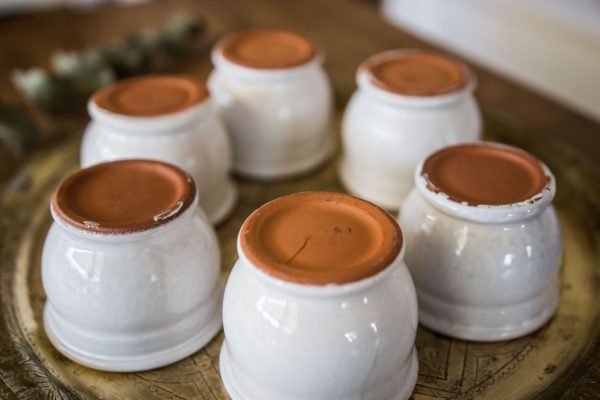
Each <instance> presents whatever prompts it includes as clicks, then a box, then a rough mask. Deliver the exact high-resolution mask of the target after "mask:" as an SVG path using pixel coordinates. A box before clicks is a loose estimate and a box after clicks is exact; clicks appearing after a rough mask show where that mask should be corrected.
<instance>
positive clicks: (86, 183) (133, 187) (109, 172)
mask: <svg viewBox="0 0 600 400" xmlns="http://www.w3.org/2000/svg"><path fill="white" fill-rule="evenodd" d="M195 196H196V187H195V185H194V182H193V180H192V179H191V178H190V177H189V176H188V175H187V174H186V173H185V172H183V171H182V170H181V169H179V168H177V167H175V166H173V165H170V164H166V163H163V162H159V161H150V160H122V161H113V162H109V163H103V164H98V165H95V166H93V167H90V168H86V169H82V170H79V171H77V172H75V173H73V174H71V175H69V176H68V177H67V178H66V179H65V180H64V181H63V182H62V184H61V185H60V186H59V187H58V189H57V190H56V192H55V193H54V196H53V198H52V207H53V209H54V211H55V213H56V214H57V216H58V217H59V218H60V219H62V220H63V221H64V222H65V223H67V224H68V225H71V226H73V227H75V228H78V229H83V230H87V231H91V232H100V233H108V234H110V233H113V234H122V233H132V232H138V231H143V230H147V229H150V228H153V227H156V226H159V225H162V224H164V223H166V222H168V221H170V220H172V219H174V218H176V217H177V216H178V215H180V214H181V213H183V212H184V211H185V210H186V209H187V208H189V206H190V204H191V203H192V201H193V200H194V197H195Z"/></svg>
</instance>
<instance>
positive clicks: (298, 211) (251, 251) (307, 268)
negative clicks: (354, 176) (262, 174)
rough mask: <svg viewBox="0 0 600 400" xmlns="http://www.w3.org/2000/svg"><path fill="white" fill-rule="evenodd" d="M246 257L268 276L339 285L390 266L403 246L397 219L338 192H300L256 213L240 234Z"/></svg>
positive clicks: (281, 198) (369, 204)
mask: <svg viewBox="0 0 600 400" xmlns="http://www.w3.org/2000/svg"><path fill="white" fill-rule="evenodd" d="M240 245H241V248H242V251H243V252H244V254H245V255H246V257H248V259H249V260H250V261H251V262H252V263H253V264H254V265H256V266H257V267H258V268H260V269H261V270H263V271H264V272H266V273H267V274H269V275H271V276H274V277H276V278H280V279H282V280H286V281H290V282H296V283H301V284H308V285H326V284H343V283H349V282H354V281H358V280H361V279H364V278H367V277H369V276H372V275H374V274H376V273H378V272H380V271H381V270H383V269H385V268H386V267H387V266H389V265H390V264H391V263H392V262H393V261H394V260H395V258H396V257H397V256H398V254H399V252H400V249H401V247H402V233H401V231H400V228H399V226H398V224H397V223H396V221H395V220H394V219H393V218H392V217H391V216H390V215H389V214H388V213H387V212H385V211H384V210H382V209H381V208H379V207H377V206H376V205H374V204H372V203H369V202H367V201H365V200H361V199H358V198H356V197H353V196H350V195H347V194H342V193H328V192H305V193H297V194H292V195H289V196H284V197H280V198H278V199H275V200H273V201H271V202H269V203H267V204H265V205H263V206H262V207H260V208H259V209H258V210H256V211H255V212H254V213H253V214H252V215H251V216H250V217H248V219H247V220H246V222H244V224H243V226H242V228H241V231H240Z"/></svg>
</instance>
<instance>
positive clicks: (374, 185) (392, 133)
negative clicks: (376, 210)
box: [340, 70, 481, 210]
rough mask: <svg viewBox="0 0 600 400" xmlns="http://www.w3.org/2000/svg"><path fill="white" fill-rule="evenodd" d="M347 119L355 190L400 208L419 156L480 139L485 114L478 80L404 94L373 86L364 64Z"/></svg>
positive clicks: (348, 165) (347, 163) (348, 171)
mask: <svg viewBox="0 0 600 400" xmlns="http://www.w3.org/2000/svg"><path fill="white" fill-rule="evenodd" d="M357 82H358V90H357V91H356V92H355V93H354V94H353V95H352V97H351V99H350V102H349V103H348V106H347V107H346V111H345V113H344V118H343V121H342V147H343V159H342V164H341V166H340V178H341V179H342V182H343V183H344V185H345V186H346V188H347V189H348V190H349V191H350V192H351V193H353V194H355V195H357V196H359V197H362V198H365V199H367V200H369V201H372V202H373V203H375V204H377V205H379V206H381V207H384V208H387V209H390V210H397V209H398V208H399V207H400V205H401V203H402V200H403V199H404V197H405V196H406V195H407V194H408V192H409V191H410V190H411V189H412V188H413V186H414V179H413V176H414V171H415V168H416V167H417V165H418V164H419V162H421V160H423V159H424V158H425V157H426V156H428V155H429V154H430V153H432V152H433V151H435V150H437V149H439V148H442V147H444V146H447V145H450V144H455V143H460V142H466V141H472V140H477V139H478V138H479V137H480V136H481V115H480V112H479V108H478V106H477V103H476V101H475V99H474V97H473V95H472V91H473V88H474V83H473V82H471V83H470V84H469V85H468V86H467V88H465V89H463V90H462V91H460V92H456V93H451V94H448V95H443V96H433V97H423V98H419V97H409V96H400V95H396V94H393V93H390V92H386V91H385V90H383V89H379V88H377V87H375V86H373V84H372V83H370V82H369V81H368V78H367V77H366V76H365V73H364V72H362V71H360V70H359V73H358V75H357Z"/></svg>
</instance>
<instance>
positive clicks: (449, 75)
mask: <svg viewBox="0 0 600 400" xmlns="http://www.w3.org/2000/svg"><path fill="white" fill-rule="evenodd" d="M363 68H365V70H366V71H367V73H368V74H369V75H370V77H371V81H372V83H373V84H374V85H375V86H377V87H379V88H381V89H384V90H387V91H389V92H392V93H396V94H400V95H404V96H437V95H442V94H447V93H451V92H454V91H456V90H459V89H462V88H463V87H464V86H465V85H466V84H467V82H468V80H469V70H468V69H467V68H466V67H465V66H464V65H463V64H461V63H460V62H458V61H456V60H453V59H451V58H448V57H444V56H442V55H439V54H436V53H431V52H427V51H421V50H407V51H402V52H398V53H397V54H396V55H395V56H393V57H378V56H377V55H376V56H374V57H373V58H372V59H371V60H370V61H367V63H366V64H365V65H364V67H363Z"/></svg>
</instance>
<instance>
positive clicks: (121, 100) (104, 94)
mask: <svg viewBox="0 0 600 400" xmlns="http://www.w3.org/2000/svg"><path fill="white" fill-rule="evenodd" d="M207 97H208V90H207V89H206V86H205V85H204V84H202V83H200V82H197V81H195V80H193V79H190V78H186V77H183V76H175V75H150V76H142V77H139V78H131V79H125V80H122V81H119V82H116V83H113V84H111V85H108V86H105V87H104V88H102V89H100V90H99V91H98V92H96V94H94V96H93V97H92V102H94V103H95V104H96V106H98V107H99V108H101V109H103V110H105V111H109V112H112V113H115V114H119V115H127V116H131V117H156V116H160V115H165V114H172V113H176V112H179V111H183V110H185V109H187V108H190V107H192V106H194V105H196V104H198V103H201V102H202V101H204V100H205V99H206V98H207Z"/></svg>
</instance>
